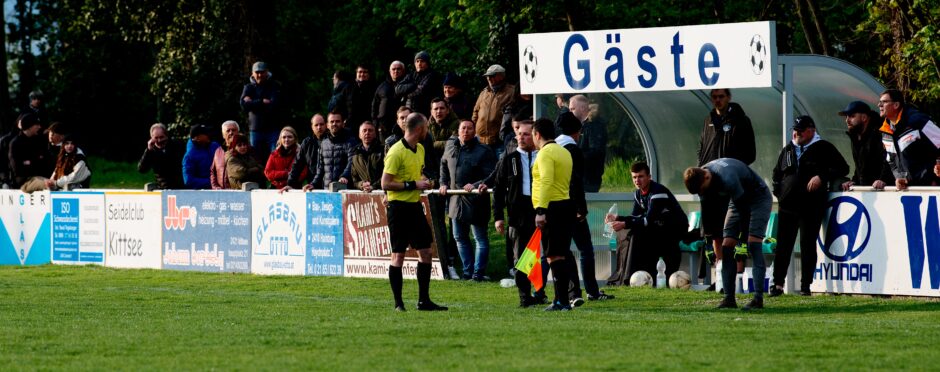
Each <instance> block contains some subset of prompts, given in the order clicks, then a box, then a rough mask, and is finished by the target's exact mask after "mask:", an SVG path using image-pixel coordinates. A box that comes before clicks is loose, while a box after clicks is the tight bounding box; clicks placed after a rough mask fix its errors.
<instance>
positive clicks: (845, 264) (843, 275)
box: [810, 191, 940, 297]
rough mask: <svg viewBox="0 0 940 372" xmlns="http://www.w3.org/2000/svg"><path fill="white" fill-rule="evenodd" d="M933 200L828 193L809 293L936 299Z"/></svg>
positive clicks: (937, 239)
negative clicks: (828, 197)
mask: <svg viewBox="0 0 940 372" xmlns="http://www.w3.org/2000/svg"><path fill="white" fill-rule="evenodd" d="M937 196H938V195H937V193H936V192H916V191H907V192H845V193H832V194H830V199H829V203H828V207H827V210H826V215H825V217H824V219H823V226H822V229H821V230H820V234H819V238H818V239H817V244H818V245H819V249H820V251H819V252H818V253H819V254H818V258H817V263H816V267H815V274H814V276H813V284H812V286H810V290H811V291H813V292H834V293H859V294H886V295H911V296H931V297H940V214H938V207H937Z"/></svg>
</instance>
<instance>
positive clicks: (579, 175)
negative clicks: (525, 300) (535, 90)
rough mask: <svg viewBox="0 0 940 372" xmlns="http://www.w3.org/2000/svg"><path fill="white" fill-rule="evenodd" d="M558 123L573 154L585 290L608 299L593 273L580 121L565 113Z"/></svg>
mask: <svg viewBox="0 0 940 372" xmlns="http://www.w3.org/2000/svg"><path fill="white" fill-rule="evenodd" d="M582 97H583V96H582ZM572 102H574V99H572ZM557 122H558V123H559V128H560V129H561V135H559V136H558V137H556V138H555V142H556V143H558V144H559V145H561V146H563V147H564V148H565V149H566V150H568V153H570V154H571V181H570V186H569V188H568V196H569V198H570V199H571V201H572V202H574V205H575V210H576V211H577V216H576V217H577V218H576V221H575V225H574V226H572V234H571V240H573V241H574V244H575V246H576V247H577V248H578V252H580V256H581V260H580V262H581V274H582V275H583V276H584V289H585V291H586V292H587V294H588V299H589V300H591V301H594V300H609V299H612V298H614V296H611V295H608V294H605V293H604V292H601V291H600V289H599V288H598V286H597V279H596V278H595V276H594V275H595V274H594V273H595V268H594V243H593V242H591V228H590V226H588V223H587V214H588V209H587V200H586V199H585V197H584V171H585V169H586V167H585V156H584V153H582V152H581V148H580V147H579V146H578V140H579V139H580V138H581V128H582V127H581V120H580V119H578V117H577V116H575V114H574V112H564V113H562V114H561V115H560V117H559V118H558V120H557ZM570 258H571V259H570V260H568V267H569V269H568V272H570V273H571V283H570V285H569V287H568V288H569V292H568V297H569V298H570V299H571V307H577V306H581V305H583V304H584V298H583V297H582V295H583V294H582V293H581V281H580V280H579V278H578V267H577V266H576V265H577V263H575V260H574V255H572V256H571V257H570Z"/></svg>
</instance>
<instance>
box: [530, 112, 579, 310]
mask: <svg viewBox="0 0 940 372" xmlns="http://www.w3.org/2000/svg"><path fill="white" fill-rule="evenodd" d="M532 136H533V139H534V140H535V145H536V146H537V147H538V148H539V156H537V157H536V158H535V165H533V166H532V205H533V206H534V207H535V226H538V227H540V228H541V229H542V248H543V251H544V255H545V256H546V257H547V258H548V265H549V266H550V267H551V268H552V274H554V275H555V301H554V302H552V304H551V305H550V306H549V307H547V308H545V311H568V310H571V304H570V302H569V300H568V280H569V278H570V274H569V272H568V266H567V265H566V262H565V259H566V257H573V255H572V254H571V234H572V228H573V227H574V225H575V222H576V220H577V219H576V215H575V214H576V213H577V211H576V209H575V205H574V203H573V202H572V201H571V198H570V197H569V196H568V187H569V186H570V184H571V165H572V162H571V154H570V153H569V152H568V150H565V148H564V147H561V145H559V144H557V143H555V141H554V140H552V139H553V138H555V123H554V122H552V121H551V120H548V119H539V120H538V121H536V122H535V126H534V128H533V132H532Z"/></svg>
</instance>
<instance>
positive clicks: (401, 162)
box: [382, 113, 447, 311]
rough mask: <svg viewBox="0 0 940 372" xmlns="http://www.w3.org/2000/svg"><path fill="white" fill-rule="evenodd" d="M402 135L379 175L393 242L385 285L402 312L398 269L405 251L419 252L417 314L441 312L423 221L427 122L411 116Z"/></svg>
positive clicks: (428, 235) (427, 229) (427, 228)
mask: <svg viewBox="0 0 940 372" xmlns="http://www.w3.org/2000/svg"><path fill="white" fill-rule="evenodd" d="M405 120H406V123H405V135H404V137H402V139H401V140H399V141H398V142H395V144H394V145H392V147H391V148H389V149H388V153H387V154H386V155H385V169H384V170H383V171H382V172H383V173H382V189H383V190H385V191H386V193H387V194H388V229H389V234H390V235H391V240H392V263H391V265H390V266H389V267H388V281H389V283H390V284H391V286H392V295H393V296H394V298H395V310H396V311H405V303H404V302H403V301H402V299H401V287H402V275H401V267H402V265H404V264H405V251H406V250H407V249H408V247H409V246H410V247H411V249H414V250H416V251H418V273H417V276H418V310H423V311H442V310H447V307H445V306H439V305H437V304H435V303H434V302H433V301H431V297H430V296H429V295H428V287H429V286H430V284H431V227H430V226H428V222H427V220H426V219H425V218H424V207H423V206H422V205H421V190H427V189H430V188H431V183H430V182H428V180H427V179H426V178H425V177H424V176H423V175H422V171H423V170H424V146H422V145H421V143H420V142H421V140H423V139H424V137H425V136H427V134H428V119H427V118H425V117H424V115H421V114H419V113H412V114H410V115H408V118H407V119H405Z"/></svg>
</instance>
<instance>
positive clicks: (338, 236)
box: [304, 192, 343, 276]
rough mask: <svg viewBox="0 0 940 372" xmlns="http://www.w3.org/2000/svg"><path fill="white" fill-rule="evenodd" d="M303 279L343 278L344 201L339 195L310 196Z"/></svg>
mask: <svg viewBox="0 0 940 372" xmlns="http://www.w3.org/2000/svg"><path fill="white" fill-rule="evenodd" d="M304 275H317V276H343V197H342V195H340V194H338V193H327V192H308V193H307V269H306V270H305V271H304Z"/></svg>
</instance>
